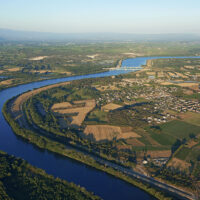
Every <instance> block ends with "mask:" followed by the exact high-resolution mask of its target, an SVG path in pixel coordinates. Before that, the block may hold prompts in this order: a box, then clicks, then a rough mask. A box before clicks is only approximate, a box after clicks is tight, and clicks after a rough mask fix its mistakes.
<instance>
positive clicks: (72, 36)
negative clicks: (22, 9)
mask: <svg viewBox="0 0 200 200" xmlns="http://www.w3.org/2000/svg"><path fill="white" fill-rule="evenodd" d="M197 40H198V41H200V34H194V33H190V34H189V33H160V34H148V33H147V34H144V33H143V34H138V33H110V32H105V33H99V32H96V33H95V32H91V33H90V32H88V33H54V32H39V31H21V30H13V29H6V28H0V41H197Z"/></svg>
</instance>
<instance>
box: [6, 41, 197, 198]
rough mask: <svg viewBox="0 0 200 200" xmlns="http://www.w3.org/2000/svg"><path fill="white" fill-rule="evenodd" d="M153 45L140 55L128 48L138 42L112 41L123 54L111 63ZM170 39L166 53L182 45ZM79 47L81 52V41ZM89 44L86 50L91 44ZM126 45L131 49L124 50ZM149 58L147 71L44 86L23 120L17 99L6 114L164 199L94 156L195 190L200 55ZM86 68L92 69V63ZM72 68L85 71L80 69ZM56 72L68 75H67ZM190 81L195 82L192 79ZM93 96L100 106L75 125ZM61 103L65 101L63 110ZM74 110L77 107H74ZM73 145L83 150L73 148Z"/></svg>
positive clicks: (59, 147)
mask: <svg viewBox="0 0 200 200" xmlns="http://www.w3.org/2000/svg"><path fill="white" fill-rule="evenodd" d="M149 45H150V44H137V45H136V48H135V49H136V51H135V52H134V55H133V54H131V55H130V54H126V53H127V52H125V51H127V46H129V48H130V45H127V46H126V45H125V44H122V45H119V46H115V45H114V46H115V47H118V50H114V47H112V48H111V47H110V46H109V45H106V48H108V49H107V51H111V52H112V53H110V54H107V55H108V56H111V57H112V56H113V55H114V54H115V53H116V52H115V51H121V52H120V56H119V52H117V53H118V56H117V57H115V58H114V60H115V61H114V62H113V64H109V65H107V64H105V63H104V64H105V65H106V66H107V67H113V66H116V64H117V62H118V60H120V59H123V58H124V57H127V56H128V55H129V56H131V57H132V56H136V55H142V53H141V52H142V50H141V47H142V46H143V47H144V51H146V53H145V55H147V52H148V49H150V47H149ZM170 45H172V44H169V45H167V47H168V50H167V51H164V50H163V51H160V52H159V54H157V55H167V54H170V53H171V52H172V51H175V50H172V49H173V48H174V46H173V45H172V46H170ZM176 45H177V46H180V45H181V44H176ZM97 46H98V45H97ZM153 46H154V47H155V48H152V51H151V52H149V53H148V55H154V53H155V52H157V50H156V48H158V46H159V44H154V45H153ZM172 47H173V48H172ZM37 48H38V47H37ZM37 48H36V49H37ZM56 48H58V49H59V48H60V47H56ZM66 48H68V47H66ZM70 48H72V47H71V46H70ZM74 48H75V49H76V51H77V47H74ZM81 48H84V45H83V46H82V47H80V49H81ZM88 48H89V49H90V48H94V46H89V47H88ZM99 48H100V49H101V48H102V46H101V45H100V47H99ZM106 48H105V49H106ZM120 48H121V49H122V50H123V51H122V50H119V49H120ZM80 49H79V50H80ZM105 49H104V50H105ZM111 49H112V50H111ZM54 50H55V49H54ZM90 50H91V49H90ZM102 54H103V53H102ZM102 54H101V56H102ZM37 55H38V56H39V54H37ZM43 55H44V54H43ZM88 55H89V54H88ZM176 55H198V48H196V46H195V45H194V44H192V45H191V46H189V47H188V48H187V49H184V50H183V51H182V52H178V51H177V54H176ZM70 56H72V55H70ZM76 56H77V55H76ZM85 56H86V55H83V57H85ZM89 56H90V57H91V56H92V57H91V59H92V62H95V63H98V59H99V61H100V60H102V58H103V59H105V55H104V56H103V57H101V56H99V55H96V54H95V55H89ZM30 59H31V60H30ZM30 59H29V61H30V62H41V60H40V61H38V60H37V59H40V58H37V57H33V58H32V57H31V58H30ZM35 59H36V60H35ZM45 59H47V60H48V58H47V57H45V58H43V59H42V60H45ZM66 59H67V58H66ZM52 60H53V59H52ZM45 62H46V61H45ZM52 62H54V61H52ZM104 64H102V65H101V67H100V68H99V69H100V71H101V70H105V69H103V68H104V67H103V66H104ZM147 64H148V65H147V66H146V67H145V70H141V71H139V72H134V73H129V74H127V75H120V76H116V77H113V78H112V79H111V78H97V79H87V80H81V81H73V82H71V83H70V84H68V85H60V86H58V87H53V88H50V89H48V90H46V91H41V92H40V93H38V94H35V95H34V96H32V97H31V96H30V98H28V99H27V100H26V101H25V102H22V104H21V105H22V108H23V109H22V110H19V111H20V114H22V117H19V118H17V115H16V113H14V112H13V111H12V110H11V105H12V103H13V102H15V100H16V98H13V99H12V100H10V101H8V102H7V104H6V105H4V109H3V113H4V116H5V118H6V119H7V121H8V122H9V124H10V125H11V127H12V128H13V130H14V131H15V133H16V134H18V135H20V136H22V137H23V138H26V139H27V140H28V141H29V142H30V143H33V144H35V145H37V146H38V147H40V148H43V149H48V150H50V151H53V152H55V153H58V154H62V155H64V156H67V157H70V158H72V159H76V160H78V161H80V162H83V163H85V164H88V165H90V166H93V167H95V168H97V169H100V170H103V171H105V172H107V173H109V174H112V175H114V176H116V177H119V178H121V179H123V180H126V181H128V182H130V183H132V184H134V185H136V186H138V187H140V188H142V189H143V190H145V191H147V192H149V193H150V194H152V195H153V196H155V197H157V198H158V199H164V198H168V197H165V196H166V194H164V193H162V192H159V191H156V190H155V189H154V188H152V187H150V186H148V185H145V184H142V183H141V182H138V181H137V180H134V179H132V178H130V177H128V176H126V175H124V174H123V173H121V172H118V171H116V170H114V169H112V168H109V167H106V166H104V165H101V164H100V163H98V162H96V161H95V159H93V155H95V156H99V157H100V158H104V159H106V160H109V161H111V162H114V163H117V164H120V165H123V166H125V167H131V168H134V169H135V170H138V171H139V172H141V170H142V171H143V172H145V173H148V174H151V175H152V176H154V177H158V178H162V179H163V180H165V181H167V182H170V183H173V184H175V185H179V186H181V187H184V188H186V189H187V190H193V191H194V190H195V188H194V187H193V185H194V183H195V184H197V185H198V184H199V183H198V180H199V178H198V177H199V176H198V175H199V167H198V166H199V151H198V150H199V145H200V141H199V133H200V127H199V120H198V119H199V93H198V89H199V88H198V81H199V77H198V72H199V67H198V66H199V60H198V59H182V60H181V59H167V60H166V59H162V60H153V61H151V62H149V63H147ZM33 65H35V63H34V64H33ZM61 65H62V63H61ZM99 66H100V65H99ZM174 66H176V67H174ZM70 67H72V68H73V70H75V69H79V68H77V67H76V66H68V67H66V69H67V70H66V69H65V70H66V71H65V75H66V74H67V72H68V71H70V69H72V68H70ZM81 67H83V68H82V69H86V68H84V65H81ZM59 68H60V67H58V69H59ZM34 70H36V69H34ZM39 70H40V69H39ZM51 70H52V69H51ZM53 70H54V69H53ZM88 70H89V68H88ZM24 72H25V71H23V73H24ZM77 72H80V70H77ZM87 72H88V71H87V70H86V71H84V73H87ZM9 73H10V72H9ZM20 73H21V72H20ZM38 73H39V72H38V71H37V70H36V71H32V68H30V69H29V72H26V74H27V77H28V76H29V75H30V74H31V76H32V75H33V76H36V77H38ZM70 73H71V75H72V74H74V75H75V74H77V73H76V72H75V71H70ZM3 74H5V72H3ZM36 74H37V75H36ZM53 74H54V75H55V71H51V72H50V73H49V72H47V73H46V72H45V73H44V74H43V75H44V76H45V78H47V77H48V76H49V78H52V77H55V76H53ZM43 75H42V76H43ZM68 75H70V74H68ZM56 76H57V77H61V76H63V74H62V73H60V74H59V75H58V74H57V75H56ZM8 80H9V78H8ZM188 80H189V81H193V83H190V84H189V83H187V84H186V82H187V81H188ZM185 81H186V82H185ZM87 100H95V104H96V105H95V107H94V108H93V109H92V110H90V111H89V112H87V113H86V114H85V116H84V117H83V120H81V125H77V124H73V123H72V122H73V120H74V119H75V118H77V117H79V112H80V110H81V109H84V107H85V103H84V102H83V101H87ZM78 101H79V102H78ZM80 101H82V103H81V102H80ZM77 102H78V103H77ZM174 102H176V104H174ZM63 103H65V104H63ZM54 105H56V106H57V107H56V109H54V107H53V106H54ZM59 106H60V107H59ZM70 109H71V110H70ZM72 109H74V110H75V111H73V112H72ZM62 110H64V111H65V112H63V111H62ZM15 119H17V120H15ZM79 121H80V120H79ZM24 122H25V123H24ZM94 125H95V126H98V127H99V128H98V130H94V129H92V126H94ZM104 127H107V129H108V128H109V131H107V132H106V133H105V131H104V130H105V129H104ZM113 127H115V128H113ZM87 130H90V131H89V132H88V131H87ZM116 130H117V131H116ZM102 132H104V134H103V135H102ZM66 144H67V145H69V146H71V147H74V148H75V149H77V150H78V151H77V150H73V149H67V148H66ZM191 155H192V156H191ZM143 161H147V163H148V164H146V165H144V164H143ZM180 166H183V168H181V167H180Z"/></svg>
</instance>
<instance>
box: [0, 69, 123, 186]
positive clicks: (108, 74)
mask: <svg viewBox="0 0 200 200" xmlns="http://www.w3.org/2000/svg"><path fill="white" fill-rule="evenodd" d="M112 74H113V73H107V72H106V73H100V74H94V76H93V75H86V76H78V77H70V78H68V79H69V80H67V81H70V79H71V80H73V79H74V80H77V79H83V78H95V77H103V76H110V75H112ZM116 74H120V72H116ZM76 78H77V79H76ZM56 80H58V82H64V81H65V80H63V79H62V80H60V79H56ZM59 80H60V81H59ZM54 81H55V80H54ZM54 81H51V80H45V81H43V83H44V82H46V83H47V84H48V83H51V82H54ZM53 84H54V83H53ZM28 85H31V84H28ZM32 85H33V84H32ZM36 85H37V84H36ZM43 86H45V84H44V85H43ZM18 87H19V86H18ZM21 87H22V88H23V85H22V86H21ZM39 87H41V85H39ZM10 89H11V88H10ZM13 89H14V88H13ZM7 90H9V89H7ZM11 91H12V90H11ZM1 93H2V92H1ZM0 97H1V96H0ZM2 103H5V101H4V102H2ZM0 126H1V123H0ZM86 188H87V187H86Z"/></svg>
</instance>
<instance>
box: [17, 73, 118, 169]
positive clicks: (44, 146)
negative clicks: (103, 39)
mask: <svg viewBox="0 0 200 200" xmlns="http://www.w3.org/2000/svg"><path fill="white" fill-rule="evenodd" d="M108 75H109V76H110V75H111V73H110V74H108ZM95 76H96V77H98V76H97V75H95ZM95 76H90V77H91V78H92V77H95ZM101 76H104V75H103V74H102V75H101ZM81 78H84V77H81ZM58 81H63V80H58ZM50 82H51V81H49V82H48V83H46V82H45V83H46V84H50ZM45 83H44V84H45ZM51 83H54V82H51ZM41 86H44V85H41ZM41 86H40V85H39V84H38V85H36V86H34V87H41ZM21 131H22V132H23V130H22V129H21ZM28 134H29V133H28ZM30 135H31V134H30ZM31 137H32V136H31ZM33 138H36V140H37V141H39V142H40V143H41V144H39V145H38V146H42V147H43V149H47V148H46V146H49V145H51V143H48V144H45V142H46V141H45V140H43V138H41V137H40V135H38V136H37V137H33ZM29 139H31V138H28V140H29ZM32 143H33V142H32ZM29 146H30V145H29ZM52 146H53V145H52ZM48 148H49V147H48ZM53 148H57V144H55V145H54V146H53ZM65 148H66V147H63V148H62V149H60V150H61V151H63V150H64V149H65ZM54 150H55V149H54ZM55 152H56V151H55ZM73 153H74V152H72V156H74V155H73ZM75 154H77V153H75ZM77 159H79V158H77ZM81 160H82V158H81ZM116 173H117V172H116Z"/></svg>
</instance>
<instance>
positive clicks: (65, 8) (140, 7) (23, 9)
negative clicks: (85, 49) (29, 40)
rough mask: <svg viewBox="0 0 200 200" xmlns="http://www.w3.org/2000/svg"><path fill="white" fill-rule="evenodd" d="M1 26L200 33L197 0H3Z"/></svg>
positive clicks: (41, 29) (67, 30)
mask: <svg viewBox="0 0 200 200" xmlns="http://www.w3.org/2000/svg"><path fill="white" fill-rule="evenodd" d="M0 3H1V7H0V28H3V29H11V30H19V31H34V32H48V33H123V34H124V33H125V34H171V33H173V34H176V33H177V34H180V33H181V34H182V33H184V34H190V33H193V34H200V26H199V25H200V12H199V7H200V2H199V1H197V0H191V1H187V0H177V1H176V2H174V1H172V0H169V1H160V0H152V1H148V0H141V1H139V2H138V1H135V0H132V1H131V0H124V1H121V0H115V1H114V0H110V1H105V0H102V1H95V0H85V1H81V0H73V1H71V0H69V1H65V0H57V1H53V0H43V1H39V0H35V1H31V0H26V1H25V0H15V1H11V0H7V1H3V0H0Z"/></svg>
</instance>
